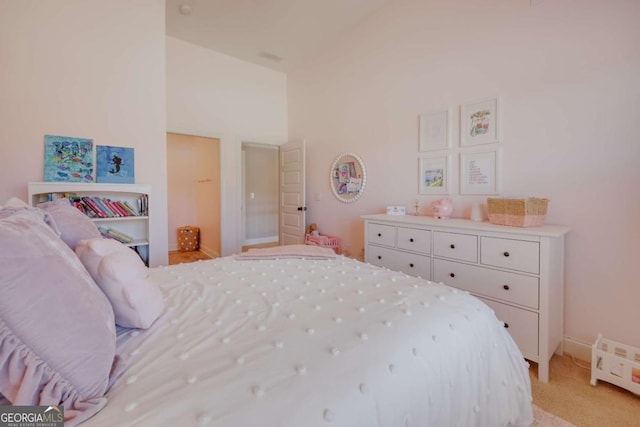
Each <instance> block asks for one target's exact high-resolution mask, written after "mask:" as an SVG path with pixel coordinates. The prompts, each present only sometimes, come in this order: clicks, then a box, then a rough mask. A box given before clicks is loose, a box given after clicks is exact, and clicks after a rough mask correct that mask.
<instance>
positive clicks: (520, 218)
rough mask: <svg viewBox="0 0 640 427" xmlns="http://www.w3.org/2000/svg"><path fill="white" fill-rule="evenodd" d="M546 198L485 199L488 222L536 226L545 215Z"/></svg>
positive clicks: (547, 202)
mask: <svg viewBox="0 0 640 427" xmlns="http://www.w3.org/2000/svg"><path fill="white" fill-rule="evenodd" d="M548 204H549V200H548V199H538V198H535V197H531V198H528V199H506V198H491V197H489V198H488V199H487V206H488V211H489V222H491V223H492V224H498V225H510V226H513V227H538V226H541V225H543V224H544V220H545V218H546V216H547V205H548Z"/></svg>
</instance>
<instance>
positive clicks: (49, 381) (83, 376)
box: [0, 208, 116, 425]
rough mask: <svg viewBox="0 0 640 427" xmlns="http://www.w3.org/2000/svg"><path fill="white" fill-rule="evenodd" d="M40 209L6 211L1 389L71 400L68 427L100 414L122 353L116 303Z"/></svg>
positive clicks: (0, 253) (41, 399)
mask: <svg viewBox="0 0 640 427" xmlns="http://www.w3.org/2000/svg"><path fill="white" fill-rule="evenodd" d="M44 216H45V213H44V212H43V211H41V210H39V209H34V208H27V209H25V208H21V209H16V208H4V209H1V210H0V272H2V273H1V274H0V295H2V297H1V298H0V394H2V395H3V396H4V397H5V398H6V399H7V400H8V401H10V402H11V403H12V404H14V405H59V404H61V405H64V407H65V418H66V419H65V422H69V424H67V423H65V425H73V424H76V423H78V422H80V421H82V420H84V419H86V418H88V417H89V416H91V415H93V414H94V413H96V412H97V411H99V410H100V409H101V408H102V407H103V406H104V405H105V403H106V398H105V397H104V393H105V391H106V389H107V385H108V383H109V375H110V372H111V370H112V365H113V364H114V356H115V349H116V345H115V325H114V318H113V311H112V309H111V305H110V304H109V301H108V300H107V298H106V297H105V295H104V294H103V293H102V292H101V291H100V289H99V288H98V286H97V285H96V284H95V282H94V281H93V279H92V278H91V276H90V275H89V273H87V271H86V270H85V268H84V267H83V265H82V263H81V262H80V260H79V259H78V258H77V257H76V256H75V254H74V253H73V252H72V251H71V250H70V249H69V247H68V246H67V245H66V244H65V243H64V242H63V241H62V240H60V239H59V238H58V236H57V235H56V233H55V232H54V231H53V230H52V229H51V228H50V227H49V226H47V225H46V224H45V222H44V220H43V219H44Z"/></svg>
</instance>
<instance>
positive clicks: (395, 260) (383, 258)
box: [367, 245, 431, 279]
mask: <svg viewBox="0 0 640 427" xmlns="http://www.w3.org/2000/svg"><path fill="white" fill-rule="evenodd" d="M367 261H368V262H369V263H370V264H373V265H377V266H379V267H386V268H389V269H391V270H395V271H402V272H403V273H407V274H410V275H412V276H420V277H422V278H424V279H429V278H430V277H431V258H430V257H428V256H425V255H418V254H412V253H408V252H401V251H397V250H393V249H389V248H383V247H380V246H374V245H369V246H367Z"/></svg>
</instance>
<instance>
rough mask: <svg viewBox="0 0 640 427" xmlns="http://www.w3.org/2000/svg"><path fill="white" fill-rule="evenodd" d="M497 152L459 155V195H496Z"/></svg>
mask: <svg viewBox="0 0 640 427" xmlns="http://www.w3.org/2000/svg"><path fill="white" fill-rule="evenodd" d="M498 160H499V156H498V151H497V150H492V151H483V152H478V153H461V154H460V194H497V193H498Z"/></svg>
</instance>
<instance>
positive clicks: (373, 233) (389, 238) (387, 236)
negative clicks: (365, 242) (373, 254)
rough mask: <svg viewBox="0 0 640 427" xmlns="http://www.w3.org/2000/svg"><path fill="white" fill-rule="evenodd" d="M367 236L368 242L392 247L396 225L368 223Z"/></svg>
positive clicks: (394, 242) (394, 240) (394, 241)
mask: <svg viewBox="0 0 640 427" xmlns="http://www.w3.org/2000/svg"><path fill="white" fill-rule="evenodd" d="M367 238H368V239H369V243H375V244H377V245H384V246H391V247H393V246H395V244H396V227H394V226H392V225H383V224H376V223H370V224H369V227H368V228H367Z"/></svg>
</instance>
